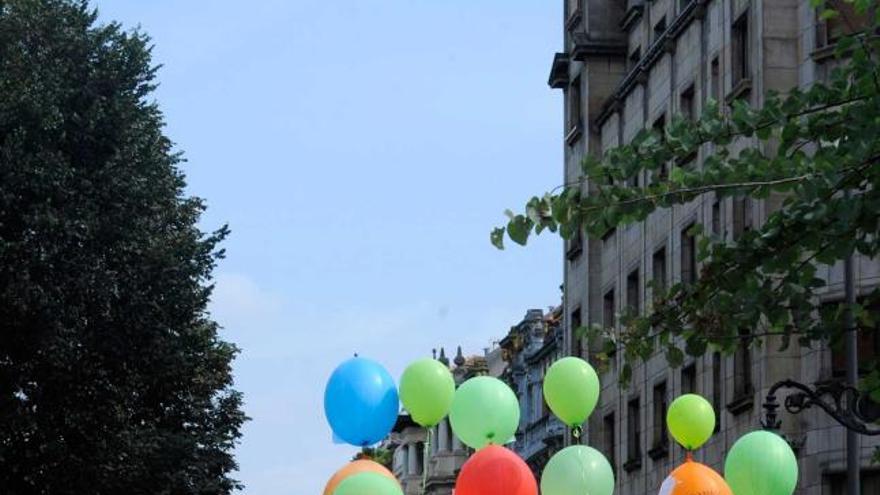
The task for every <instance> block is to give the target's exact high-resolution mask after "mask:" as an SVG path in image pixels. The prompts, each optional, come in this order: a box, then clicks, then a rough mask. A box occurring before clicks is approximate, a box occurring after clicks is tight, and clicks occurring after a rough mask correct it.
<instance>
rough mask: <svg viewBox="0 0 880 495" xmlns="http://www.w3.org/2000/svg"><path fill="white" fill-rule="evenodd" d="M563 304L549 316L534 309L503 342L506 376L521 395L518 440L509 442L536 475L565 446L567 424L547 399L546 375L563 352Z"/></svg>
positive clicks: (511, 385) (515, 326)
mask: <svg viewBox="0 0 880 495" xmlns="http://www.w3.org/2000/svg"><path fill="white" fill-rule="evenodd" d="M562 330H563V328H562V306H559V307H557V308H554V309H552V310H551V311H550V312H549V313H548V314H547V315H544V312H543V311H542V310H540V309H530V310H529V311H528V312H526V316H525V318H523V320H522V321H521V322H520V323H518V324H516V325H514V326H513V327H511V329H510V332H509V333H508V334H507V336H506V337H504V339H502V340H501V342H500V343H499V345H500V348H501V352H502V356H503V357H504V361H505V362H506V363H507V369H506V372H505V373H504V375H503V376H502V378H503V379H504V380H505V381H506V382H507V383H508V384H509V385H510V387H511V388H512V389H513V391H514V392H515V393H516V395H517V397H518V398H519V403H520V424H519V428H518V429H517V432H516V442H514V443H513V444H512V445H509V447H511V448H512V449H513V450H514V451H516V453H517V454H519V455H520V457H522V458H523V459H524V460H525V461H526V463H527V464H528V465H529V467H530V468H531V469H532V471H533V472H534V473H535V476H536V477H540V474H541V471H542V470H543V469H544V465H545V464H546V463H547V461H548V460H549V459H550V457H551V456H552V455H553V454H555V453H556V452H557V451H558V450H559V449H560V448H562V444H563V437H564V433H565V426H564V425H563V424H562V423H561V422H560V421H559V420H558V419H557V418H556V417H555V416H553V413H552V412H550V409H549V408H548V407H547V403H546V402H544V392H543V384H544V375H545V374H546V373H547V368H549V367H550V365H552V364H553V362H554V361H556V360H557V359H559V358H560V357H561V356H562V355H563V351H564V349H563V336H564V333H563V331H562Z"/></svg>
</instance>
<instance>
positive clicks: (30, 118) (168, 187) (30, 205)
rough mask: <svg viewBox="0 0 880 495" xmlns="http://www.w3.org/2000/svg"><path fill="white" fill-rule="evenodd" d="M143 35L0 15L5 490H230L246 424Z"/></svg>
mask: <svg viewBox="0 0 880 495" xmlns="http://www.w3.org/2000/svg"><path fill="white" fill-rule="evenodd" d="M155 72H156V68H155V66H153V65H152V62H151V59H150V47H149V40H148V38H147V37H146V36H145V35H143V34H140V33H138V32H132V33H127V32H124V31H123V30H122V29H121V28H120V26H119V25H117V24H108V25H99V24H98V23H97V22H96V14H95V13H94V12H93V11H91V10H90V8H89V7H88V5H87V4H86V2H85V1H73V0H6V1H0V492H2V493H8V494H33V493H52V494H65V493H71V494H73V493H76V494H82V493H94V494H119V493H127V494H172V493H174V494H185V493H191V494H196V493H199V494H204V493H212V494H215V493H229V492H231V491H232V490H233V489H234V488H235V487H237V486H238V483H237V482H236V481H234V480H233V479H231V478H230V473H231V471H233V470H234V469H235V467H236V466H235V462H234V460H233V457H232V449H233V447H234V444H235V442H236V439H237V438H238V437H239V435H240V434H239V428H240V426H241V424H242V422H243V421H244V420H245V417H244V415H243V413H242V411H241V409H240V406H241V396H240V394H239V393H238V392H236V391H235V390H234V389H233V388H232V377H231V373H230V364H231V361H232V359H233V357H234V356H235V354H236V352H237V350H236V348H235V347H234V346H233V345H231V344H229V343H227V342H224V341H223V340H221V339H220V338H219V336H218V332H217V331H218V327H217V324H216V323H215V322H214V321H212V320H211V319H210V317H209V315H208V314H207V312H206V304H207V302H208V299H209V296H210V294H211V285H210V281H211V273H212V270H213V268H214V266H215V264H216V262H217V260H218V259H219V258H220V257H222V250H220V249H219V246H218V244H219V243H220V242H221V241H222V240H223V238H224V237H225V236H226V235H227V229H226V228H225V227H223V228H221V229H219V230H217V231H215V232H211V233H205V232H202V231H201V230H200V229H199V228H198V226H197V222H198V219H199V216H200V214H201V213H202V211H203V210H204V204H203V202H202V201H201V200H200V199H198V198H194V197H188V196H187V195H186V194H185V193H184V186H185V183H184V177H183V174H182V173H181V171H180V170H179V169H178V165H179V163H180V161H181V157H180V155H179V154H178V153H177V152H175V151H174V150H173V146H172V143H171V142H170V141H169V139H168V138H167V137H166V136H165V135H164V134H163V121H162V114H161V113H160V111H159V109H158V107H157V105H156V103H155V102H153V101H151V100H150V97H151V93H152V91H153V89H154V87H155V83H154V76H155Z"/></svg>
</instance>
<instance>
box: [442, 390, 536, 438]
mask: <svg viewBox="0 0 880 495" xmlns="http://www.w3.org/2000/svg"><path fill="white" fill-rule="evenodd" d="M449 423H450V424H451V425H452V431H453V433H455V435H456V436H457V437H458V438H459V439H460V440H461V441H462V442H463V443H464V444H465V445H467V446H468V447H471V448H473V449H481V448H483V447H485V446H486V445H488V444H490V443H491V444H496V445H503V444H504V443H505V442H507V440H508V439H510V438H511V437H513V436H514V434H515V433H516V427H517V426H518V425H519V401H518V400H517V398H516V395H515V394H514V393H513V390H510V387H508V386H507V384H506V383H504V382H502V381H501V380H499V379H497V378H492V377H490V376H477V377H474V378H471V379H469V380H467V381H465V382H464V383H462V384H461V385H460V386H459V387H458V390H456V391H455V397H454V398H453V399H452V407H451V408H450V410H449Z"/></svg>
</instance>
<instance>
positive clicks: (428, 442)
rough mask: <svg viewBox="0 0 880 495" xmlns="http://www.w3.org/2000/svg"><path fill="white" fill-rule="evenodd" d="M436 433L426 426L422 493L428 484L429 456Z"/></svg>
mask: <svg viewBox="0 0 880 495" xmlns="http://www.w3.org/2000/svg"><path fill="white" fill-rule="evenodd" d="M433 435H434V430H433V429H432V428H428V427H427V426H426V427H425V453H424V455H423V456H422V493H425V486H427V484H428V457H429V456H430V454H431V437H432V436H433Z"/></svg>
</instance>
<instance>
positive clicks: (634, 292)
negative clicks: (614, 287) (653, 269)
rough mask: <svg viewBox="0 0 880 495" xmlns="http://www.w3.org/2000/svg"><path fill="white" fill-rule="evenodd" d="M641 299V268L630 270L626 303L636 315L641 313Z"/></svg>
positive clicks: (627, 278) (627, 280)
mask: <svg viewBox="0 0 880 495" xmlns="http://www.w3.org/2000/svg"><path fill="white" fill-rule="evenodd" d="M640 303H641V300H640V298H639V270H638V268H637V269H635V270H633V271H632V272H630V274H629V275H628V276H627V277H626V305H627V307H628V308H629V310H630V312H631V313H632V314H634V315H638V314H641V312H640V309H641V304H640Z"/></svg>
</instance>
